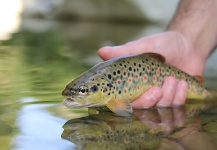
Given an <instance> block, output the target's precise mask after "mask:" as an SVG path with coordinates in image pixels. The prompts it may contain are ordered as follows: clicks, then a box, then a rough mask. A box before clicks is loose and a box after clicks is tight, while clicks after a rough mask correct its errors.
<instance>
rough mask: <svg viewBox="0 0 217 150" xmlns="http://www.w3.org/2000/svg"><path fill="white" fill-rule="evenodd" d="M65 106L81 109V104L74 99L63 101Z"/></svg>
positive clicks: (69, 98)
mask: <svg viewBox="0 0 217 150" xmlns="http://www.w3.org/2000/svg"><path fill="white" fill-rule="evenodd" d="M63 104H64V105H65V106H66V107H68V108H79V107H80V105H79V103H78V102H76V101H75V100H74V99H73V98H72V97H67V98H66V99H65V100H64V101H63Z"/></svg>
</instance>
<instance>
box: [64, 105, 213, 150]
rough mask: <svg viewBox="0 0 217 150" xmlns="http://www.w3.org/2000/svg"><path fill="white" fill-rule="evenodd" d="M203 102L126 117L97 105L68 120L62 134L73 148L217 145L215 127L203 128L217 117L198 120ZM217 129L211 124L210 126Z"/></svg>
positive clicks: (143, 111) (171, 147) (211, 149)
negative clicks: (89, 112) (86, 113)
mask: <svg viewBox="0 0 217 150" xmlns="http://www.w3.org/2000/svg"><path fill="white" fill-rule="evenodd" d="M203 105H204V104H202V103H200V104H199V103H195V104H188V105H187V106H186V107H179V108H173V109H172V108H166V109H165V108H161V109H149V110H134V112H133V113H134V115H133V116H132V117H127V118H125V117H119V116H115V115H114V114H113V113H112V112H110V111H106V110H102V108H100V109H99V108H96V110H95V112H97V114H96V113H95V114H90V115H89V116H87V117H82V118H77V119H71V120H69V121H67V122H66V123H65V124H64V126H63V128H64V131H63V133H62V138H63V139H66V140H68V141H70V142H72V143H74V144H75V145H76V147H75V148H76V149H88V150H89V149H90V150H91V149H94V150H95V149H101V150H104V149H117V150H119V149H163V150H166V149H167V150H169V149H176V150H183V149H192V150H194V149H201V150H202V149H206V148H207V147H209V148H208V149H210V150H214V149H216V147H217V145H216V142H215V140H216V131H214V132H213V131H211V132H210V133H209V132H208V130H206V132H205V128H206V125H207V124H213V125H212V126H214V125H216V124H217V118H216V117H215V118H212V119H209V120H206V121H200V119H201V118H200V116H199V115H198V113H199V112H200V111H199V110H200V108H201V106H203ZM92 112H93V111H92ZM214 128H215V129H214ZM216 129H217V128H216V127H213V129H212V130H216ZM201 140H202V141H201ZM192 142H193V143H197V142H200V144H198V145H194V144H192ZM207 145H209V146H207Z"/></svg>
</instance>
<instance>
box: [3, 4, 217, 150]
mask: <svg viewBox="0 0 217 150" xmlns="http://www.w3.org/2000/svg"><path fill="white" fill-rule="evenodd" d="M177 4H178V0H164V1H162V0H155V1H148V0H147V1H144V0H133V1H132V0H118V1H117V0H0V149H2V150H5V149H19V150H21V149H52V150H54V149H67V148H70V147H72V146H73V145H72V144H71V143H69V142H67V141H64V140H62V139H61V137H60V136H61V132H62V125H63V124H64V123H65V122H66V121H67V119H71V118H73V117H80V116H84V115H86V111H82V110H69V109H67V108H65V107H64V106H62V103H61V102H62V100H63V97H62V96H61V94H60V93H61V91H62V89H63V88H64V86H65V84H66V83H67V82H68V81H69V80H71V79H73V78H74V77H75V76H77V75H79V74H80V73H81V72H83V71H84V70H86V69H88V68H90V67H91V66H93V65H94V64H96V63H98V62H100V61H101V60H100V58H99V57H98V55H97V51H98V49H99V48H100V47H102V46H106V45H120V44H123V43H126V42H128V41H131V40H135V39H138V38H140V37H143V36H146V35H150V34H154V33H159V32H162V31H164V29H165V28H166V26H167V25H168V23H169V21H170V20H171V18H172V16H173V14H174V12H175V10H176V6H177ZM216 60H217V53H216V52H215V53H213V55H212V56H211V57H210V59H209V60H208V62H207V66H206V71H205V74H204V76H205V81H206V84H207V85H208V86H209V87H217V86H216V85H217V84H216V83H217V66H216ZM38 143H40V144H38Z"/></svg>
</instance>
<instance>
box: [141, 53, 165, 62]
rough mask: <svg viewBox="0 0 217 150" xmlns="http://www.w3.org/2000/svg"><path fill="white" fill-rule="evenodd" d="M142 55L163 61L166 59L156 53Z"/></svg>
mask: <svg viewBox="0 0 217 150" xmlns="http://www.w3.org/2000/svg"><path fill="white" fill-rule="evenodd" d="M143 55H145V56H149V57H151V58H154V59H156V60H158V61H160V62H165V61H166V60H165V57H164V56H162V55H161V54H158V53H144V54H143Z"/></svg>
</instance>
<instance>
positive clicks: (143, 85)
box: [62, 53, 213, 116]
mask: <svg viewBox="0 0 217 150" xmlns="http://www.w3.org/2000/svg"><path fill="white" fill-rule="evenodd" d="M168 76H173V77H175V78H176V79H177V80H185V81H187V83H188V85H189V90H188V96H187V98H189V99H207V98H210V97H213V93H212V92H209V91H208V90H207V89H206V88H205V87H204V86H203V83H202V81H201V78H200V77H194V76H190V75H189V74H187V73H185V72H183V71H181V70H179V69H177V68H175V67H173V66H170V65H168V64H166V63H165V58H164V57H163V56H161V55H160V54H156V53H145V54H140V55H133V56H126V57H119V58H114V59H111V60H108V61H104V62H102V63H99V64H97V65H96V66H94V67H93V68H91V69H90V70H88V71H87V72H85V73H83V74H82V75H80V76H79V77H77V78H76V79H74V80H72V81H71V82H69V83H68V84H67V85H66V87H65V89H64V90H63V92H62V95H63V96H66V97H67V98H66V100H65V101H64V105H66V106H67V107H69V108H81V107H98V106H107V107H108V108H109V109H110V110H111V111H113V112H114V113H116V114H118V115H121V116H125V115H128V114H129V113H131V112H132V107H131V105H130V102H132V101H133V100H135V99H136V98H138V97H139V96H140V95H142V94H143V93H144V92H146V91H147V90H148V89H150V88H151V87H153V86H159V87H161V86H162V84H163V82H164V79H165V78H166V77H168Z"/></svg>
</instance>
